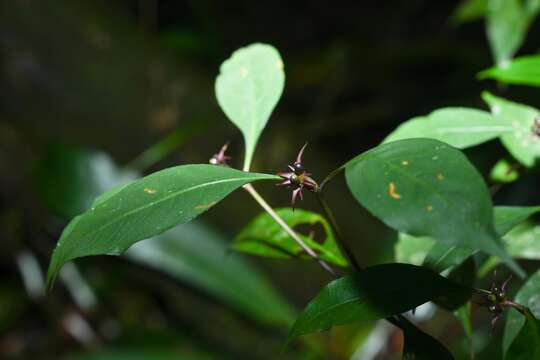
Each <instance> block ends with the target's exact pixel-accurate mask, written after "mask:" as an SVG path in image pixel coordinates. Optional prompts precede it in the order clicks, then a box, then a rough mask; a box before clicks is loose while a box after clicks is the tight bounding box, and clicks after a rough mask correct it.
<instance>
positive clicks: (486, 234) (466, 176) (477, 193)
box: [345, 139, 523, 274]
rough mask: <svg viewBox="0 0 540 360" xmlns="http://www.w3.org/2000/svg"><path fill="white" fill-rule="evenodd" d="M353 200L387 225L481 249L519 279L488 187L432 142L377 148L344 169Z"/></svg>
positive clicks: (458, 157)
mask: <svg viewBox="0 0 540 360" xmlns="http://www.w3.org/2000/svg"><path fill="white" fill-rule="evenodd" d="M345 168H346V171H345V175H346V179H347V184H348V186H349V189H350V190H351V191H352V193H353V195H354V197H355V198H356V199H357V200H358V202H360V203H361V204H362V205H363V206H364V207H365V208H367V209H368V210H369V211H370V212H371V213H372V214H373V215H374V216H376V217H378V218H379V219H381V220H382V221H383V222H384V223H385V224H387V225H388V226H390V227H392V228H394V229H396V230H398V231H400V232H405V233H408V234H410V235H413V236H429V237H431V238H433V239H436V240H437V241H440V242H442V243H446V244H447V245H450V246H454V245H455V246H462V247H469V248H472V249H479V250H482V251H484V252H487V253H489V254H492V255H495V256H498V257H500V258H502V259H503V261H504V262H506V263H507V264H508V265H509V266H510V267H512V269H513V270H515V271H516V272H518V273H519V274H523V272H522V270H521V269H520V268H519V266H518V265H517V264H516V263H515V262H514V261H513V260H512V258H511V257H510V256H509V255H508V253H506V251H505V250H504V248H503V246H502V244H501V242H500V239H499V236H498V235H497V233H496V232H495V229H494V225H493V208H492V203H491V199H490V195H489V192H488V190H487V188H486V185H485V183H484V181H483V179H482V177H481V175H480V174H479V173H478V171H477V170H476V169H475V168H474V167H473V165H472V164H471V163H470V162H469V161H468V160H467V158H466V157H465V156H464V155H463V153H462V152H461V151H459V150H457V149H455V148H453V147H451V146H449V145H447V144H445V143H442V142H440V141H437V140H431V139H410V140H401V141H396V142H392V143H388V144H383V145H380V146H378V147H376V148H374V149H372V150H369V151H367V152H365V153H363V154H361V155H359V156H357V157H356V158H354V159H353V160H351V161H350V162H349V163H347V164H346V165H345Z"/></svg>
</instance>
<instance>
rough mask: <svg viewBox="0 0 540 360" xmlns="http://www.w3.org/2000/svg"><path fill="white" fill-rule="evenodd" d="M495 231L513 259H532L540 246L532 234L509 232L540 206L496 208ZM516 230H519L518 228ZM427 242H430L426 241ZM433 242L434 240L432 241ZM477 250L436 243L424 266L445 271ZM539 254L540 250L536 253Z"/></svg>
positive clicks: (428, 253) (538, 209)
mask: <svg viewBox="0 0 540 360" xmlns="http://www.w3.org/2000/svg"><path fill="white" fill-rule="evenodd" d="M494 210H495V212H494V214H495V231H496V232H497V234H499V235H500V236H503V242H504V243H505V244H506V248H507V250H508V252H509V253H510V255H512V257H517V258H529V259H530V258H532V257H531V254H530V253H531V252H532V251H533V250H534V249H535V248H536V249H537V248H538V247H539V246H538V245H536V246H535V242H534V241H531V240H532V239H530V236H528V235H530V232H528V233H527V235H524V236H523V235H522V234H523V233H516V234H515V235H513V234H511V233H510V234H509V233H508V232H509V231H510V230H512V229H513V228H515V227H516V226H518V225H519V224H521V223H523V222H524V221H525V220H527V219H528V218H529V217H530V216H532V215H533V214H535V213H538V212H540V207H538V206H496V207H495V209H494ZM516 230H518V229H517V228H516ZM424 241H425V242H427V241H429V240H424ZM431 242H433V240H431ZM474 253H475V250H473V249H470V248H467V247H459V246H451V245H447V244H442V243H436V244H434V245H433V247H431V248H430V250H429V251H428V252H427V254H426V256H425V259H424V265H425V266H427V267H429V268H431V269H433V270H435V271H438V272H441V271H444V270H446V269H448V268H450V267H452V266H456V265H459V264H461V263H462V262H463V261H464V260H465V259H467V258H468V257H469V256H471V255H473V254H474ZM527 253H529V254H527ZM536 253H538V250H537V251H536Z"/></svg>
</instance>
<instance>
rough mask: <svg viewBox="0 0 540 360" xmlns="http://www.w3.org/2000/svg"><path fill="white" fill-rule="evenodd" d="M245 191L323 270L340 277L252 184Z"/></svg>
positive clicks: (246, 186) (247, 185)
mask: <svg viewBox="0 0 540 360" xmlns="http://www.w3.org/2000/svg"><path fill="white" fill-rule="evenodd" d="M244 189H245V190H246V191H247V192H248V193H249V194H250V195H251V196H252V197H253V199H255V201H256V202H257V203H258V204H259V205H260V206H261V207H262V208H263V209H264V210H265V211H266V212H267V213H268V214H269V215H270V216H271V217H272V218H273V219H274V221H275V222H277V223H278V225H279V226H281V227H282V228H283V230H285V232H286V233H287V234H289V235H290V236H291V237H292V238H293V240H294V241H296V243H297V244H298V245H299V246H300V247H301V248H302V249H304V251H305V252H306V253H307V254H308V255H309V256H311V257H312V258H313V259H314V260H315V261H317V262H318V263H319V264H320V265H321V266H322V268H323V269H325V270H326V271H327V272H328V273H330V274H332V276H334V277H335V278H337V277H338V275H337V273H336V272H335V271H334V269H332V267H330V265H328V264H327V263H326V262H325V261H324V260H322V259H321V258H320V257H319V255H317V253H316V252H315V251H313V249H311V248H310V247H309V246H308V245H307V244H306V243H305V242H304V241H303V240H302V239H301V238H300V236H298V234H297V233H296V232H295V231H294V230H293V229H291V227H290V226H289V225H288V224H287V223H286V222H285V220H283V219H282V218H281V216H279V215H278V214H277V213H276V212H275V211H274V209H272V207H271V206H270V205H268V203H267V202H266V200H264V198H263V197H262V196H261V195H260V194H259V193H258V192H257V190H255V188H254V187H253V186H252V185H251V184H246V185H244Z"/></svg>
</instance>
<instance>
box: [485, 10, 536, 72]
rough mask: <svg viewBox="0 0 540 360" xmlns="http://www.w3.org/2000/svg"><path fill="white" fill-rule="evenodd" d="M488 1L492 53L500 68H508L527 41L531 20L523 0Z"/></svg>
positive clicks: (488, 26)
mask: <svg viewBox="0 0 540 360" xmlns="http://www.w3.org/2000/svg"><path fill="white" fill-rule="evenodd" d="M488 1H489V2H488V7H487V14H486V32H487V37H488V40H489V44H490V46H491V52H492V53H493V58H494V59H495V63H496V64H497V65H498V66H506V64H507V62H508V61H509V60H510V59H511V58H512V57H513V56H514V54H515V53H516V51H517V50H518V49H519V47H520V46H521V44H522V43H523V40H524V39H525V35H526V33H527V29H528V26H529V20H528V19H527V17H526V16H525V14H524V11H523V7H522V4H521V0H488Z"/></svg>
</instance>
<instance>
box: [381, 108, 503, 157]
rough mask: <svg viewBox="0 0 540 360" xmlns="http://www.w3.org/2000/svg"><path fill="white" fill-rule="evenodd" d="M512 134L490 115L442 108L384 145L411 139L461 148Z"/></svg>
mask: <svg viewBox="0 0 540 360" xmlns="http://www.w3.org/2000/svg"><path fill="white" fill-rule="evenodd" d="M509 131H512V127H511V126H510V125H509V124H508V123H506V122H504V121H502V120H496V119H494V118H493V117H492V116H491V114H490V113H488V112H486V111H482V110H476V109H468V108H444V109H439V110H436V111H434V112H432V113H431V114H429V115H428V116H421V117H416V118H413V119H411V120H408V121H406V122H404V123H403V124H401V125H400V126H399V127H398V128H397V129H396V130H394V131H393V132H392V133H391V134H390V135H388V137H387V138H386V139H385V140H384V143H388V142H391V141H396V140H402V139H411V138H431V139H435V140H440V141H443V142H445V143H448V144H450V145H452V146H455V147H457V148H460V149H464V148H468V147H471V146H474V145H478V144H481V143H483V142H486V141H489V140H491V139H495V138H497V137H498V136H499V135H501V134H503V133H505V132H509Z"/></svg>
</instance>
